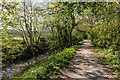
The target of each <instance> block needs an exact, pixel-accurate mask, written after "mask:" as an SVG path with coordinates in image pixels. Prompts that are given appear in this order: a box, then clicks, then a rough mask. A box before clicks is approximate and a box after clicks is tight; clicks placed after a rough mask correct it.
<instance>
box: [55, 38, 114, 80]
mask: <svg viewBox="0 0 120 80" xmlns="http://www.w3.org/2000/svg"><path fill="white" fill-rule="evenodd" d="M60 72H61V74H60V75H57V76H58V77H59V78H64V79H67V80H69V79H70V78H71V80H73V79H77V80H108V79H111V78H113V76H112V75H110V74H111V70H110V69H109V68H108V67H105V65H103V64H101V63H99V62H98V59H97V57H96V56H95V54H93V52H92V46H91V45H90V43H89V41H88V40H84V44H83V45H81V46H80V48H79V49H78V50H77V52H76V55H75V56H74V58H73V59H72V60H71V63H70V64H69V65H68V66H67V67H66V68H65V69H62V70H61V71H60ZM68 78H69V79H68ZM111 80H112V79H111Z"/></svg>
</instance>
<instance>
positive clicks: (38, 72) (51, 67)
mask: <svg viewBox="0 0 120 80" xmlns="http://www.w3.org/2000/svg"><path fill="white" fill-rule="evenodd" d="M77 49H78V46H77V45H75V46H72V47H70V48H66V49H64V50H63V51H62V52H60V53H57V54H56V55H51V56H50V57H49V58H48V59H47V60H46V61H45V62H42V63H41V64H39V65H38V66H36V67H33V68H31V69H29V70H28V71H27V72H25V73H24V74H23V75H22V76H21V77H19V78H39V79H42V80H45V79H47V78H50V76H52V75H53V74H56V73H58V71H59V69H60V68H63V67H65V65H66V64H68V63H69V60H70V59H71V58H72V57H73V55H74V54H75V53H76V50H77Z"/></svg>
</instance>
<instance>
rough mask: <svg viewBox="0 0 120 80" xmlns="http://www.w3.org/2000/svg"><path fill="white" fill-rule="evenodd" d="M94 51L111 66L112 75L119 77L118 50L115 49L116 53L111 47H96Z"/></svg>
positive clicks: (119, 59) (119, 60)
mask: <svg viewBox="0 0 120 80" xmlns="http://www.w3.org/2000/svg"><path fill="white" fill-rule="evenodd" d="M95 53H96V54H99V58H100V59H102V60H104V61H105V62H106V63H108V64H109V65H111V66H112V67H113V70H114V72H113V75H116V77H120V57H119V58H118V54H119V55H120V51H116V53H117V54H115V52H113V51H112V50H111V49H106V48H104V49H103V48H96V50H95Z"/></svg>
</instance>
